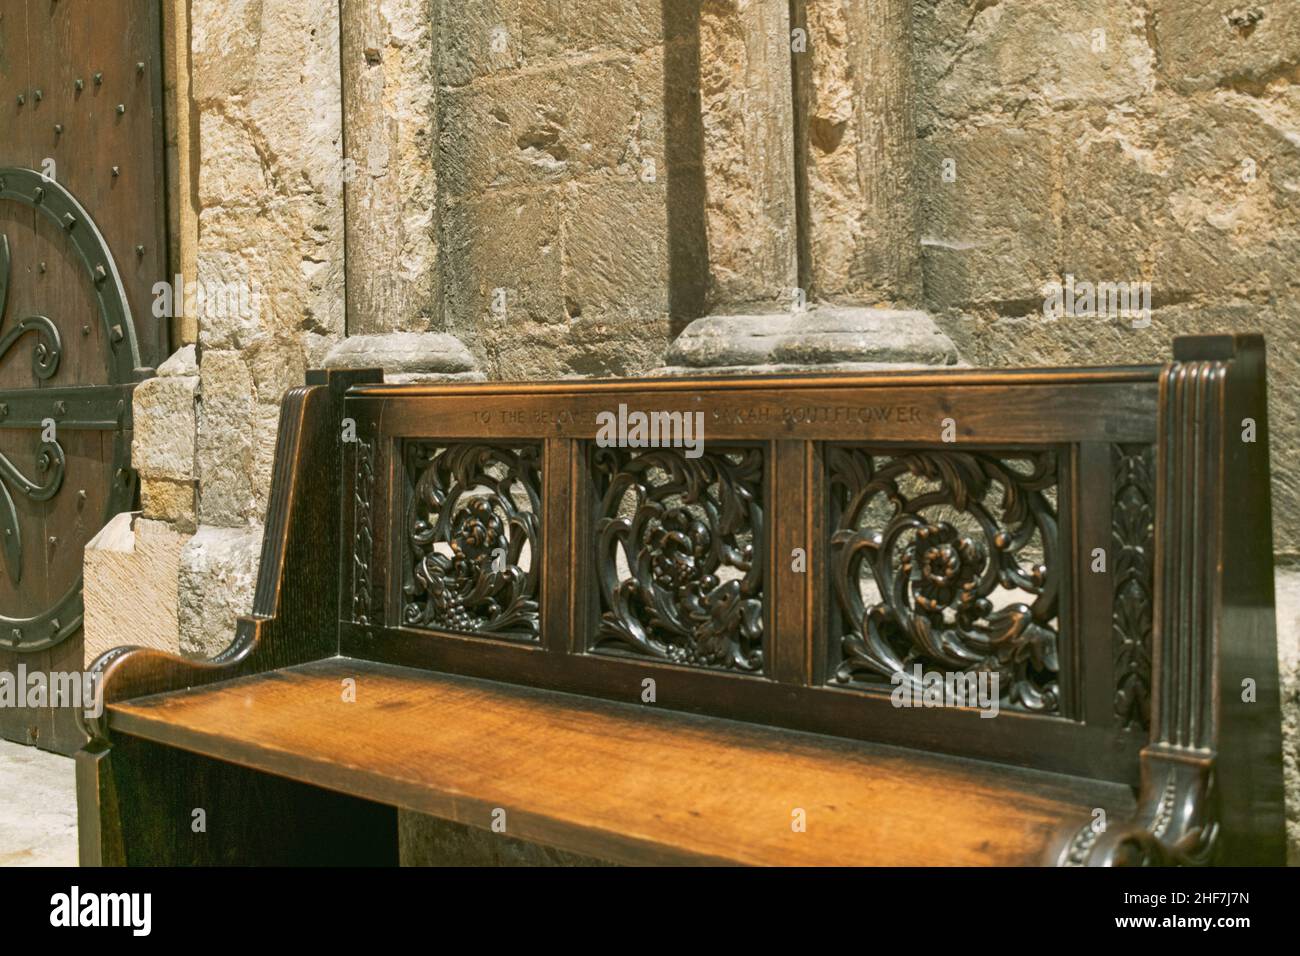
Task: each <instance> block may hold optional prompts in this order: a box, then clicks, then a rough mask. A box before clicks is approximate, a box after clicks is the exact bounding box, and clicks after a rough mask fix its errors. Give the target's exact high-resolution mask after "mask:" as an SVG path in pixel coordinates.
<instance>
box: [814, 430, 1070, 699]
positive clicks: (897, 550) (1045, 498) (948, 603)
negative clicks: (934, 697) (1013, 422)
mask: <svg viewBox="0 0 1300 956" xmlns="http://www.w3.org/2000/svg"><path fill="white" fill-rule="evenodd" d="M827 456H828V465H829V476H828V478H829V485H830V492H831V498H832V501H833V503H834V507H835V513H834V514H833V516H832V517H833V522H834V523H833V525H832V528H833V530H832V535H831V550H832V555H833V557H832V581H833V585H834V590H835V596H836V599H837V603H838V607H839V610H840V613H841V616H842V625H843V629H844V630H843V638H842V640H841V645H840V648H839V653H838V654H837V657H836V660H835V661H833V662H832V671H831V679H832V680H833V681H834V682H837V683H842V684H847V685H851V686H868V687H869V686H872V685H876V686H884V687H890V686H891V684H892V683H893V682H894V680H895V679H898V680H902V681H904V682H906V683H908V684H911V683H913V682H914V680H915V678H914V674H915V668H916V666H917V665H921V666H922V668H923V670H926V671H928V670H929V669H931V668H933V669H935V670H938V671H947V672H957V673H979V672H982V671H987V672H989V673H990V674H997V675H998V688H999V696H1000V698H1001V700H1002V702H1003V705H1004V706H1011V707H1015V708H1020V709H1024V710H1028V711H1034V712H1039V713H1049V714H1055V713H1059V712H1060V689H1059V681H1058V674H1059V663H1058V647H1057V642H1058V636H1057V628H1056V614H1057V591H1058V585H1059V579H1060V569H1059V567H1058V555H1057V518H1056V510H1055V506H1054V502H1053V501H1052V499H1051V498H1049V495H1048V492H1049V491H1050V490H1052V489H1054V488H1055V487H1056V484H1057V456H1056V453H1055V452H1053V451H1044V452H1037V453H1028V452H1014V453H1008V454H1006V455H1002V456H997V455H993V454H989V453H984V452H948V451H926V450H917V451H906V450H884V449H881V450H872V449H865V448H858V447H850V446H835V445H832V446H828V448H827ZM895 675H899V676H898V677H897V678H896V677H895Z"/></svg>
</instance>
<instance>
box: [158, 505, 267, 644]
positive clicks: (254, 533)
mask: <svg viewBox="0 0 1300 956" xmlns="http://www.w3.org/2000/svg"><path fill="white" fill-rule="evenodd" d="M261 547H262V529H261V528H260V527H256V526H250V527H243V528H215V527H212V526H209V525H201V526H200V527H199V529H198V531H197V532H196V533H195V534H194V536H193V537H192V538H190V540H189V541H188V542H187V543H186V545H185V547H184V548H183V549H182V551H181V556H180V574H179V589H180V600H179V605H178V618H179V625H180V649H181V652H182V653H184V654H187V655H189V656H191V657H203V658H207V657H212V656H214V655H216V654H219V653H220V652H221V651H223V650H225V648H226V647H227V646H229V645H230V642H231V641H233V640H234V638H235V620H236V618H237V617H238V616H239V615H241V614H247V613H249V612H250V611H251V610H252V608H253V592H254V590H255V589H256V587H257V564H258V559H259V556H260V553H261Z"/></svg>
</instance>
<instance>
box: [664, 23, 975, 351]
mask: <svg viewBox="0 0 1300 956" xmlns="http://www.w3.org/2000/svg"><path fill="white" fill-rule="evenodd" d="M724 6H725V5H724ZM757 6H759V5H758V4H752V5H751V4H744V3H736V4H734V5H730V8H731V9H732V10H733V11H734V14H735V16H734V17H733V18H732V22H731V24H730V30H731V33H730V35H732V36H743V37H745V38H746V42H745V43H744V44H743V46H744V47H745V48H746V49H750V48H756V47H761V48H762V49H764V50H766V51H767V52H768V56H767V58H766V59H765V60H764V61H763V62H764V69H763V70H761V71H757V70H753V69H748V70H732V71H731V72H730V74H729V76H730V79H731V81H732V83H733V84H743V85H744V86H745V94H744V95H739V94H733V95H731V96H727V97H722V96H712V97H711V96H709V95H708V91H709V90H710V83H709V82H708V80H709V78H710V77H709V74H707V73H706V74H705V83H704V88H705V91H706V95H705V97H704V99H703V102H702V109H703V111H704V116H705V119H704V124H705V130H706V146H705V155H706V157H713V158H714V161H712V162H710V161H709V160H708V159H706V164H705V165H706V172H707V175H708V182H707V192H708V195H709V197H710V199H709V220H708V221H709V227H710V235H709V240H710V241H709V255H710V273H711V275H712V276H714V277H715V278H714V281H713V282H712V284H711V286H710V289H711V292H712V293H714V294H713V295H712V296H711V298H710V303H709V304H710V311H711V314H710V315H707V316H705V317H704V318H701V319H697V320H696V321H694V322H692V323H691V325H690V326H689V327H688V328H687V329H686V330H685V331H684V332H683V333H682V334H681V336H679V337H678V338H677V340H676V341H675V342H674V343H673V344H672V346H671V347H670V348H669V350H668V355H667V364H668V368H666V369H664V370H662V371H664V372H666V373H674V372H676V373H681V372H699V371H705V370H708V371H712V372H728V371H736V372H739V371H750V370H753V369H755V368H759V369H761V370H763V371H781V370H786V369H796V368H800V367H806V366H808V365H817V366H834V367H839V368H845V369H865V368H877V367H897V366H923V365H949V364H954V363H955V362H956V361H957V354H956V350H955V349H954V348H953V346H952V343H951V342H950V341H949V340H948V338H947V336H945V335H944V334H943V333H942V332H941V331H940V330H939V328H938V327H937V326H936V325H935V323H934V321H933V320H932V319H931V318H930V316H929V315H927V314H926V313H924V312H921V311H918V310H917V309H916V306H917V305H918V304H919V303H920V301H921V268H920V242H919V232H918V209H917V195H916V191H915V188H914V183H913V178H914V166H915V150H916V129H915V122H914V105H913V80H912V52H911V51H912V41H911V35H912V17H911V9H912V6H911V0H795V2H794V3H793V4H791V6H790V8H789V10H790V16H789V17H788V18H786V17H782V16H780V15H779V14H777V13H776V12H775V10H774V8H772V7H771V6H770V5H769V6H768V7H767V9H765V10H764V11H763V13H762V14H761V15H760V14H759V13H757V12H756V11H755V9H754V8H755V7H757ZM779 6H780V7H781V12H782V13H784V12H785V10H786V8H785V6H784V5H779ZM705 9H706V14H705V17H704V21H703V22H704V23H705V24H707V23H709V17H708V15H707V11H708V9H709V5H707V4H706V8H705ZM702 35H704V36H707V35H709V34H708V32H707V31H706V32H703V34H702ZM733 45H735V46H736V47H737V48H740V46H741V45H742V44H740V43H739V42H738V41H733ZM724 60H725V58H724ZM745 62H746V64H748V63H749V62H750V61H749V60H746V61H745ZM782 84H785V85H784V86H782ZM783 90H790V91H791V92H790V93H786V92H783ZM787 104H789V105H787ZM737 113H739V114H740V115H743V116H744V117H746V119H747V120H748V121H750V122H753V121H755V118H761V119H762V120H763V121H764V122H765V124H766V126H765V130H766V132H767V136H766V137H765V142H766V143H767V144H768V147H767V150H768V155H766V156H764V157H763V158H762V162H764V163H765V164H766V169H767V170H768V172H769V173H770V174H772V175H784V176H786V177H787V179H786V182H787V183H788V186H787V188H786V189H785V190H782V191H780V197H781V198H780V200H779V201H777V202H774V203H772V204H771V206H770V207H769V208H771V209H773V210H775V209H776V208H777V207H778V206H780V207H781V208H783V209H785V210H789V212H788V213H786V214H784V215H781V214H777V213H775V212H774V213H773V214H772V215H770V216H769V219H768V228H769V234H770V235H771V236H772V237H773V239H774V241H776V242H778V243H780V245H781V249H782V251H783V253H785V254H788V255H789V256H793V257H794V258H795V262H796V263H797V265H796V268H795V270H794V276H795V277H796V281H794V282H790V283H789V285H790V286H791V287H792V288H791V290H790V291H791V294H790V295H789V297H788V298H786V299H785V301H780V300H779V299H768V300H767V302H766V303H764V301H763V300H762V299H761V298H760V297H756V296H744V295H735V294H734V292H736V291H738V290H740V289H743V286H741V285H740V284H738V283H736V282H734V281H733V282H720V281H717V277H718V276H723V277H727V278H730V275H729V271H728V270H729V266H730V261H731V259H732V258H734V256H733V255H732V253H733V250H732V249H731V248H730V247H729V245H728V244H727V242H726V241H725V240H726V239H727V233H726V231H725V229H720V228H719V225H721V226H725V225H727V224H728V223H729V222H731V221H733V220H735V219H736V216H735V215H734V214H732V215H731V216H727V215H725V214H723V213H724V212H725V209H726V207H727V204H728V203H730V205H732V206H740V205H741V203H740V202H739V201H738V200H739V199H740V198H742V197H743V194H742V196H737V195H735V194H733V192H732V190H731V189H730V188H729V187H730V182H729V174H731V173H732V171H733V169H734V167H735V166H736V164H735V163H734V162H731V163H728V162H727V160H728V158H729V156H730V153H731V151H732V150H733V149H734V148H735V147H734V145H733V140H734V137H728V136H727V135H725V134H726V133H727V132H728V131H729V130H731V129H732V128H734V127H737V126H739V125H740V124H741V122H742V121H741V120H740V119H739V118H737ZM710 133H712V134H713V135H708V134H710ZM719 134H723V135H719ZM772 144H776V145H772ZM754 183H755V189H756V190H759V191H761V192H763V194H764V195H767V196H773V195H777V191H776V190H775V189H773V188H772V187H771V186H770V185H768V184H767V183H766V181H765V180H763V179H762V178H761V177H757V178H755V179H754ZM719 203H721V204H722V206H723V211H721V212H720V211H715V209H714V206H715V205H717V204H719ZM749 203H750V204H751V205H752V204H753V199H752V198H751V199H749ZM742 208H743V206H742ZM791 219H792V220H793V221H794V223H795V227H796V228H795V229H794V231H793V232H786V231H785V230H783V229H782V228H781V225H782V224H783V222H784V221H788V220H791ZM740 251H741V253H744V252H746V251H747V250H745V249H744V248H743V247H742V248H741V250H740ZM750 259H751V260H753V261H754V262H755V265H756V266H757V267H759V268H762V269H764V271H765V274H766V275H768V276H771V277H773V279H774V280H775V279H777V277H780V278H784V277H787V276H790V275H791V273H790V272H789V271H782V270H780V269H776V268H774V267H773V266H772V265H771V262H770V260H768V261H764V260H762V259H761V258H759V257H755V256H750ZM772 284H773V285H775V284H777V282H776V281H773V282H772ZM795 286H797V287H798V291H797V292H796V290H795V289H794V288H793V287H795ZM764 304H766V305H767V307H766V308H764V307H763V305H764ZM755 306H757V307H755ZM778 309H780V311H777V310H778Z"/></svg>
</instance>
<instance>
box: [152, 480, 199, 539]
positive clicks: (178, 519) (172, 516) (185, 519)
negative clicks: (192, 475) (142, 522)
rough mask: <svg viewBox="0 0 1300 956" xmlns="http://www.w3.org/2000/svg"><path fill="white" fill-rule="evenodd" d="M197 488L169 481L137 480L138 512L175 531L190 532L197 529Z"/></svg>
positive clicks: (181, 482)
mask: <svg viewBox="0 0 1300 956" xmlns="http://www.w3.org/2000/svg"><path fill="white" fill-rule="evenodd" d="M197 492H198V485H197V482H195V481H192V480H191V481H173V480H171V479H169V478H141V479H140V510H141V512H142V513H143V515H144V517H146V518H149V519H153V520H157V521H166V522H168V523H169V524H171V525H172V526H173V527H174V528H175V529H176V530H177V531H188V532H191V533H192V532H193V531H194V529H195V528H196V527H197V526H198V508H197V502H198V493H197Z"/></svg>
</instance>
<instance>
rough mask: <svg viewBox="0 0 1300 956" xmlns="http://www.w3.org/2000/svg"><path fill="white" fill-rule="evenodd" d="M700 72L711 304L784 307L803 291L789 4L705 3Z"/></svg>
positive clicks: (728, 308)
mask: <svg viewBox="0 0 1300 956" xmlns="http://www.w3.org/2000/svg"><path fill="white" fill-rule="evenodd" d="M699 71H700V112H701V116H702V118H703V134H704V135H703V166H704V177H705V184H706V190H705V209H704V213H705V230H706V235H707V243H708V264H709V271H708V292H707V302H708V305H709V307H710V309H711V310H712V311H735V310H737V309H743V308H759V309H763V310H766V311H771V310H772V309H782V308H785V307H786V306H788V305H789V303H790V302H791V301H792V298H793V296H794V294H795V289H796V287H797V286H798V285H799V273H798V268H799V263H798V253H797V250H796V245H797V240H798V222H797V217H796V205H795V168H794V158H795V157H794V149H793V148H792V142H791V130H792V129H793V126H794V103H793V97H792V95H791V87H790V10H789V7H788V5H787V4H785V3H772V2H762V0H706V2H705V3H703V4H702V6H701V8H700V57H699Z"/></svg>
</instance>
